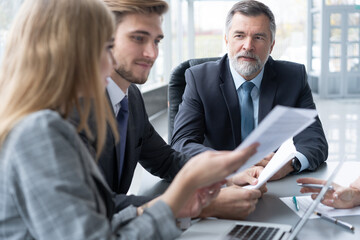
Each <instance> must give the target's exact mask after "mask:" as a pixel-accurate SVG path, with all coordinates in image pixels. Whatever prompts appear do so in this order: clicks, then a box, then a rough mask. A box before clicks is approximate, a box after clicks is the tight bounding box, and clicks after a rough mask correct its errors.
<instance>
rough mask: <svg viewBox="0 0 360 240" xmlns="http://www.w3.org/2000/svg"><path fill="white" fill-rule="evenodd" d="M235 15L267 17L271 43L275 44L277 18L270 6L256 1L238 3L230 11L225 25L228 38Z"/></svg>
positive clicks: (249, 0) (246, 0) (248, 0)
mask: <svg viewBox="0 0 360 240" xmlns="http://www.w3.org/2000/svg"><path fill="white" fill-rule="evenodd" d="M235 13H240V14H242V15H245V16H250V17H256V16H259V15H261V14H264V15H265V16H267V17H268V18H269V21H270V31H271V42H274V40H275V33H276V24H275V17H274V14H273V13H272V12H271V10H270V8H269V7H268V6H266V5H265V4H263V3H261V2H258V1H255V0H244V1H240V2H238V3H236V4H235V5H234V6H233V7H232V8H231V9H230V11H229V13H228V14H227V16H226V23H225V31H226V36H227V35H228V34H229V30H230V27H231V22H232V19H233V17H234V15H235Z"/></svg>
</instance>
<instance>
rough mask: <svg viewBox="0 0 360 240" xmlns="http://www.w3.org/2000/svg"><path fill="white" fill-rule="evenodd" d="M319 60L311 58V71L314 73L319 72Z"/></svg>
mask: <svg viewBox="0 0 360 240" xmlns="http://www.w3.org/2000/svg"><path fill="white" fill-rule="evenodd" d="M320 63H321V62H320V58H313V59H312V60H311V70H312V71H314V72H320Z"/></svg>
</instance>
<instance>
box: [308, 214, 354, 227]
mask: <svg viewBox="0 0 360 240" xmlns="http://www.w3.org/2000/svg"><path fill="white" fill-rule="evenodd" d="M315 214H316V215H318V216H319V217H320V218H322V219H325V220H327V221H329V222H332V223H335V224H337V225H339V226H341V227H343V228H346V229H349V230H351V231H354V230H355V228H354V226H353V225H351V224H350V223H347V222H343V221H341V220H338V219H336V218H333V217H330V216H328V215H325V214H323V213H319V212H315Z"/></svg>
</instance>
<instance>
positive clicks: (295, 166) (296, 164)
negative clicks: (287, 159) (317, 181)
mask: <svg viewBox="0 0 360 240" xmlns="http://www.w3.org/2000/svg"><path fill="white" fill-rule="evenodd" d="M291 166H292V167H293V169H294V171H293V173H298V172H299V171H300V169H301V162H300V161H299V159H298V158H297V157H294V158H293V159H292V160H291Z"/></svg>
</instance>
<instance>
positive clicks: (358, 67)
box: [347, 58, 360, 72]
mask: <svg viewBox="0 0 360 240" xmlns="http://www.w3.org/2000/svg"><path fill="white" fill-rule="evenodd" d="M347 71H348V72H359V71H360V64H359V59H358V58H348V60H347Z"/></svg>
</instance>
